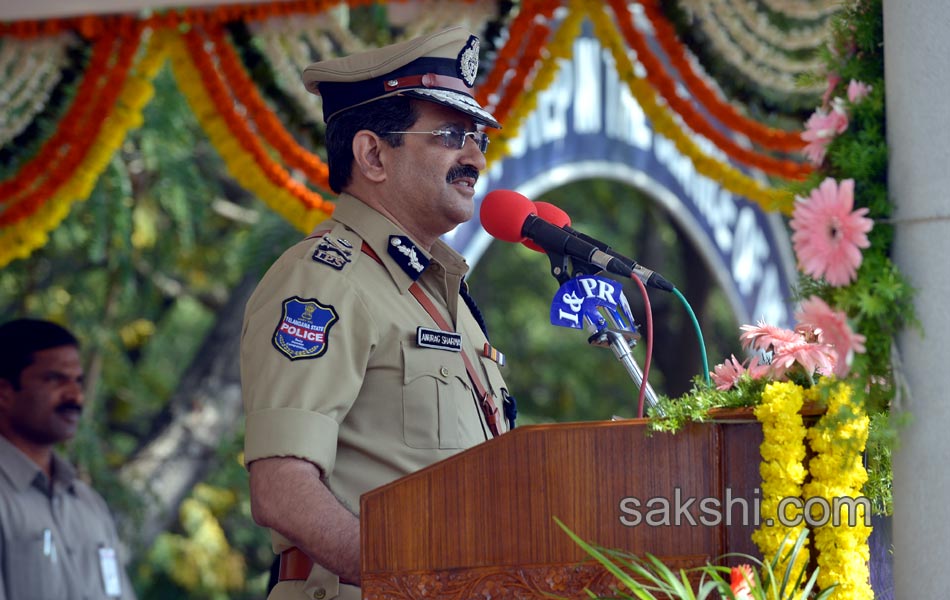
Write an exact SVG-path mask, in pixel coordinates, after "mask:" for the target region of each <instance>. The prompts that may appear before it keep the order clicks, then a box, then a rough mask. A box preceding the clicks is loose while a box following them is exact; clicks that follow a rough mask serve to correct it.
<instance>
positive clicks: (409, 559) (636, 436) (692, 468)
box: [360, 418, 762, 600]
mask: <svg viewBox="0 0 950 600" xmlns="http://www.w3.org/2000/svg"><path fill="white" fill-rule="evenodd" d="M761 441H762V430H761V427H760V426H759V424H758V423H757V422H755V420H754V418H753V419H752V420H749V419H748V418H746V419H736V420H733V421H726V422H724V421H716V422H711V423H694V424H691V425H689V426H687V427H685V428H684V429H683V430H681V431H679V432H677V433H675V434H669V433H657V432H652V431H650V429H649V425H648V423H647V421H646V420H645V419H629V420H621V421H603V422H600V421H598V422H584V423H562V424H553V425H533V426H525V427H520V428H517V429H515V430H514V431H511V432H509V433H507V434H505V435H503V436H500V437H498V438H495V439H493V440H491V441H488V442H486V443H484V444H481V445H479V446H476V447H474V448H471V449H469V450H466V451H464V452H461V453H459V454H457V455H455V456H453V457H451V458H449V459H446V460H444V461H441V462H439V463H436V464H434V465H431V466H430V467H428V468H426V469H423V470H421V471H418V472H416V473H413V474H411V475H409V476H407V477H404V478H402V479H399V480H397V481H394V482H392V483H390V484H388V485H385V486H382V487H380V488H377V489H375V490H372V491H370V492H367V493H366V494H364V495H363V496H362V497H361V499H360V521H361V555H362V556H361V560H362V578H363V597H364V598H367V599H373V600H382V599H394V600H395V599H409V598H412V599H428V598H445V599H448V598H452V599H456V598H457V599H459V600H461V599H463V598H466V599H467V598H473V597H482V598H530V597H544V594H546V593H550V594H557V595H559V596H565V597H574V598H586V597H587V596H586V594H585V593H584V592H583V590H584V588H585V587H589V588H590V589H591V590H593V591H595V592H598V593H604V594H606V593H609V586H610V583H611V581H612V577H610V576H609V575H608V574H607V573H606V572H605V571H604V570H603V569H601V568H600V567H599V566H598V565H597V564H596V563H594V562H592V561H591V560H590V557H589V556H588V555H587V554H586V553H585V552H584V551H583V550H582V549H581V548H580V547H579V546H577V545H576V544H575V543H574V542H573V541H571V539H570V538H569V537H568V536H567V535H566V534H565V533H564V532H563V531H562V530H561V529H560V528H559V527H558V526H557V523H555V521H554V517H558V518H559V519H560V520H561V521H562V522H563V523H564V524H565V525H567V527H569V528H570V529H571V530H573V531H574V532H575V533H577V534H578V536H580V537H581V538H582V539H584V540H586V541H587V542H590V543H592V544H594V545H597V546H603V547H606V548H615V549H622V550H625V551H628V552H631V553H634V554H638V555H643V554H645V553H650V554H653V555H655V556H657V557H658V558H660V559H661V560H663V561H664V563H666V564H667V565H668V566H670V567H672V568H680V567H684V568H688V567H694V566H701V565H704V564H706V563H707V562H711V561H713V560H715V559H716V558H717V557H719V556H722V555H724V554H726V553H730V552H743V553H748V554H754V555H755V554H758V552H757V551H756V549H755V546H754V545H753V544H752V542H751V541H750V538H749V536H750V534H751V532H752V531H753V530H754V529H755V522H754V520H755V518H756V517H757V514H758V499H759V493H758V487H759V485H760V481H761V478H760V476H759V473H758V467H759V461H760V458H759V445H760V444H761Z"/></svg>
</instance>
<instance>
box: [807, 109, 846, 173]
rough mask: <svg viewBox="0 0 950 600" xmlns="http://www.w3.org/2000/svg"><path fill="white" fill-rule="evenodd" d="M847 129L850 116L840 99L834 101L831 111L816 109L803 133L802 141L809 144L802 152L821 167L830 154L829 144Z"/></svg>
mask: <svg viewBox="0 0 950 600" xmlns="http://www.w3.org/2000/svg"><path fill="white" fill-rule="evenodd" d="M847 128H848V114H847V113H846V112H845V110H844V106H843V105H842V103H841V102H838V98H835V100H834V101H832V106H831V110H830V111H826V110H824V109H822V108H819V109H816V110H815V112H814V113H812V115H811V116H810V117H809V118H808V120H807V121H805V131H803V132H802V139H803V140H805V141H806V142H808V143H807V144H806V145H805V148H804V149H803V150H802V152H803V153H804V154H805V157H806V158H807V159H808V160H809V162H811V163H812V164H813V165H815V166H816V167H817V166H819V165H821V163H822V162H823V161H824V160H825V154H826V153H827V152H828V144H830V143H831V140H832V139H834V137H835V136H836V135H838V134H841V133H843V132H844V130H845V129H847Z"/></svg>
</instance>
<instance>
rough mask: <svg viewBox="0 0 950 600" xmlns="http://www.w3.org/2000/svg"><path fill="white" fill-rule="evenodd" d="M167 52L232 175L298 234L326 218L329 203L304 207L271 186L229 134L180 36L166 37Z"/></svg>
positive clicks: (285, 190) (286, 191) (286, 192)
mask: <svg viewBox="0 0 950 600" xmlns="http://www.w3.org/2000/svg"><path fill="white" fill-rule="evenodd" d="M169 53H170V57H171V60H172V67H173V69H172V72H173V74H174V76H175V80H176V82H177V84H178V89H179V90H181V92H182V94H183V95H184V96H185V98H186V99H187V100H188V104H189V105H190V106H191V110H192V112H193V113H194V114H195V117H196V118H197V119H198V123H199V124H200V125H201V128H202V129H203V130H204V131H205V133H206V134H207V136H208V139H209V140H210V141H211V143H212V145H214V147H215V148H216V149H217V151H218V153H219V154H220V155H221V158H222V159H223V160H224V164H225V166H226V167H227V169H228V172H229V173H230V174H231V176H232V177H234V179H235V180H236V181H237V182H238V183H239V184H241V186H242V187H244V188H245V189H247V190H249V191H251V192H252V193H253V194H255V195H256V196H257V197H258V198H260V199H261V200H262V201H264V202H265V203H266V204H267V205H268V206H269V207H270V208H271V209H272V210H274V211H275V212H276V213H278V214H279V215H281V216H282V217H284V218H285V219H287V221H289V222H290V223H292V224H293V225H294V226H296V227H297V228H298V229H300V230H301V231H310V230H311V229H313V227H314V226H315V225H316V224H317V223H319V222H320V221H322V220H323V219H325V218H326V217H327V215H328V214H329V213H330V212H331V211H332V204H331V203H329V202H326V203H323V204H322V205H320V206H314V207H313V208H308V207H307V206H305V205H304V204H303V202H301V201H300V199H299V198H298V197H297V196H296V195H294V194H293V193H292V192H291V191H290V190H289V189H288V188H286V187H283V186H280V185H276V184H275V183H273V182H272V181H271V177H268V175H267V174H266V173H265V172H264V171H263V168H262V166H261V165H260V164H259V162H258V159H257V158H256V157H255V156H254V154H253V153H252V152H251V151H249V150H248V149H247V148H245V147H244V146H243V145H242V144H241V141H240V140H238V139H237V138H236V137H235V135H234V134H233V133H232V132H231V130H230V128H229V127H228V124H227V122H226V121H225V118H224V116H222V114H221V112H220V111H219V108H221V107H220V106H217V105H216V104H215V102H214V100H213V99H212V98H211V97H210V95H209V93H208V91H207V90H206V89H205V88H204V85H203V84H202V78H201V73H200V71H199V70H198V68H197V67H195V65H194V63H193V62H192V59H191V54H190V53H189V51H188V48H187V46H186V44H185V42H184V40H183V39H181V37H180V36H178V35H174V36H173V37H170V38H169ZM275 168H276V167H275ZM281 171H282V169H281ZM273 175H279V176H282V177H284V178H286V172H283V171H282V172H281V173H278V174H274V173H272V176H273ZM298 185H299V184H298Z"/></svg>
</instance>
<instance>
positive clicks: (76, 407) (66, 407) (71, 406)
mask: <svg viewBox="0 0 950 600" xmlns="http://www.w3.org/2000/svg"><path fill="white" fill-rule="evenodd" d="M56 412H58V413H67V412H78V413H82V404H79V403H78V402H71V401H68V402H63V403H62V404H60V405H59V406H57V407H56Z"/></svg>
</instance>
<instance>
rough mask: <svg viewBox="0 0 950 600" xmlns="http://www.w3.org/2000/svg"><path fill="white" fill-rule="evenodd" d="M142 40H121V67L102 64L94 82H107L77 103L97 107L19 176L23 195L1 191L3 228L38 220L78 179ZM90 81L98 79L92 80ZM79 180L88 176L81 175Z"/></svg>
mask: <svg viewBox="0 0 950 600" xmlns="http://www.w3.org/2000/svg"><path fill="white" fill-rule="evenodd" d="M140 35H141V31H140V30H137V29H133V31H132V33H131V34H130V35H127V36H124V37H122V38H120V39H119V40H118V42H119V43H118V46H117V47H116V49H115V56H116V59H115V60H116V63H115V65H114V66H113V67H112V68H111V69H110V68H107V67H106V65H105V62H106V61H107V60H108V56H105V58H104V60H103V61H102V62H99V63H97V65H96V69H101V70H102V73H103V75H99V74H96V75H95V76H94V78H93V81H94V82H95V83H99V82H100V81H101V82H102V83H101V85H90V86H89V87H88V88H86V89H85V90H84V91H85V95H82V96H81V95H78V94H77V96H76V98H75V99H74V101H73V102H74V105H76V104H79V105H83V104H87V102H88V104H90V105H91V106H90V107H89V108H88V110H86V111H82V112H81V113H80V114H81V115H82V116H75V115H72V116H75V118H72V119H70V120H68V121H67V122H65V123H62V124H61V125H60V127H59V129H58V130H57V135H54V136H53V138H55V139H51V140H49V141H48V142H47V143H46V144H45V145H44V148H43V150H42V151H41V152H40V154H39V155H38V156H37V157H36V158H34V160H32V161H31V162H30V164H29V165H27V167H25V168H24V169H21V170H20V171H19V172H18V174H17V175H18V176H17V177H16V178H15V180H14V181H15V182H16V184H14V189H16V191H17V192H19V194H17V193H16V192H14V193H12V194H11V195H9V196H8V195H7V194H6V193H5V190H3V189H2V188H4V187H5V186H0V194H2V197H4V198H6V199H7V202H8V206H7V208H6V210H5V211H4V212H3V214H0V226H7V225H10V224H11V223H15V222H17V221H19V220H21V219H24V218H26V217H28V216H29V215H31V214H33V213H34V212H36V211H37V210H38V209H39V207H40V206H42V205H43V203H44V202H46V201H47V200H48V199H49V197H50V196H52V195H53V194H54V193H56V190H58V189H59V188H60V187H61V186H62V185H63V184H64V183H65V182H66V181H68V180H70V179H71V178H72V177H74V176H75V175H77V170H78V168H79V166H80V165H81V164H82V162H83V161H84V159H85V157H86V156H87V155H88V154H89V152H90V151H91V149H92V148H93V146H94V144H95V143H96V140H97V136H98V135H99V132H100V131H101V129H102V127H103V124H104V123H105V121H106V119H107V118H108V117H109V116H110V114H111V113H112V111H113V110H114V106H115V103H116V100H117V98H118V97H119V94H120V93H121V91H122V89H123V85H124V83H125V80H126V77H127V75H128V73H129V69H130V68H131V65H132V61H133V58H134V56H135V49H136V48H137V47H138V44H139V41H140ZM102 39H103V41H104V43H106V44H109V46H110V47H111V46H112V45H113V44H114V43H115V41H116V39H115V38H114V37H113V36H108V35H106V36H103V38H102ZM110 54H111V53H110ZM87 76H93V75H92V74H87ZM103 76H104V81H103ZM83 83H85V81H84V82H83ZM88 96H91V98H89V97H88ZM70 113H72V111H70ZM63 147H65V152H63V151H62V148H63ZM50 164H55V165H56V168H55V169H49V165H50ZM40 173H42V174H43V175H45V178H42V179H39V181H38V182H37V179H38V178H39V176H40ZM78 175H83V174H82V173H78ZM4 183H7V182H4ZM20 186H22V187H20ZM17 188H18V189H17ZM11 198H12V200H11Z"/></svg>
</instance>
